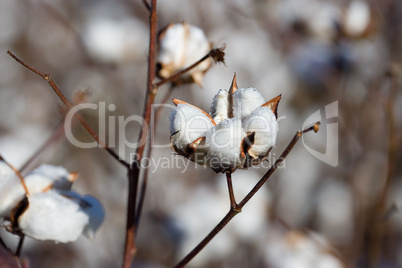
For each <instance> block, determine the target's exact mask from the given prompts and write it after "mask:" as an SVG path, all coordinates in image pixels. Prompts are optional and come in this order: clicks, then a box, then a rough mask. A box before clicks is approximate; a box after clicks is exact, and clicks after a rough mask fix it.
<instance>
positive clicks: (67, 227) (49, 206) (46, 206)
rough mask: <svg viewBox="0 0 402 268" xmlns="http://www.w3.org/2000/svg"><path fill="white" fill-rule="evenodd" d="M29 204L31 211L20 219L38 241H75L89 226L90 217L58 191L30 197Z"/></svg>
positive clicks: (26, 230)
mask: <svg viewBox="0 0 402 268" xmlns="http://www.w3.org/2000/svg"><path fill="white" fill-rule="evenodd" d="M28 201H29V206H28V208H27V209H26V210H25V211H24V212H23V213H22V214H21V216H20V217H19V218H18V227H19V228H20V230H21V232H22V233H23V234H25V235H27V236H29V237H32V238H34V239H37V240H54V241H56V242H61V243H67V242H72V241H75V240H77V239H78V237H79V236H80V235H81V234H82V232H83V230H84V228H85V227H86V226H87V225H88V223H89V216H88V215H87V214H86V213H85V212H84V210H83V209H82V208H81V207H80V206H79V204H77V203H76V202H74V201H73V200H71V199H69V198H67V197H64V196H62V195H60V194H59V193H58V192H57V191H55V190H49V191H46V192H44V193H36V194H33V195H30V196H29V197H28Z"/></svg>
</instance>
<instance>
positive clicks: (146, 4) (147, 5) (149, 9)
mask: <svg viewBox="0 0 402 268" xmlns="http://www.w3.org/2000/svg"><path fill="white" fill-rule="evenodd" d="M142 3H143V4H144V6H145V8H146V9H148V11H151V6H150V5H149V3H148V2H147V0H142Z"/></svg>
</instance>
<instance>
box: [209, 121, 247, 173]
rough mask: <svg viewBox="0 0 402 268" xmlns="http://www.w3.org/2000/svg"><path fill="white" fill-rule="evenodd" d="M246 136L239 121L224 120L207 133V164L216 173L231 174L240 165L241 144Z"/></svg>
mask: <svg viewBox="0 0 402 268" xmlns="http://www.w3.org/2000/svg"><path fill="white" fill-rule="evenodd" d="M245 136H246V133H245V132H244V130H243V128H242V123H241V120H240V119H237V118H231V119H226V120H224V121H222V122H220V123H219V124H217V125H216V126H214V127H213V128H212V129H211V131H209V132H208V134H207V137H206V144H208V145H209V152H208V156H207V158H208V160H207V162H208V164H209V166H210V167H211V168H212V169H213V170H216V171H221V172H222V171H230V172H233V171H234V170H235V169H236V167H237V166H239V165H240V164H241V162H242V161H241V158H240V153H241V144H242V140H243V139H244V137H245Z"/></svg>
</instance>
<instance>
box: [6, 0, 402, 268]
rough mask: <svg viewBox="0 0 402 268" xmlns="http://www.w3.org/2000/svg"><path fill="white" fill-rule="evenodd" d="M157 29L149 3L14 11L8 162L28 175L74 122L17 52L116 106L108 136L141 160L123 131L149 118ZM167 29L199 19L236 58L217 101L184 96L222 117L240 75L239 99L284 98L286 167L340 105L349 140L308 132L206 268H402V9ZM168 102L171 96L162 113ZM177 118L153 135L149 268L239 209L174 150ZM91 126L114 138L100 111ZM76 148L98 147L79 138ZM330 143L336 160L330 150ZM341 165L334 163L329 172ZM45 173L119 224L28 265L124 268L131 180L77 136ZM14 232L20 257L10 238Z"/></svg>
mask: <svg viewBox="0 0 402 268" xmlns="http://www.w3.org/2000/svg"><path fill="white" fill-rule="evenodd" d="M147 16H148V15H147V11H146V9H145V7H144V5H143V3H142V2H141V1H134V0H133V1H129V0H126V1H124V0H118V1H106V0H101V1H94V0H85V1H75V0H73V1H45V0H0V24H1V25H2V27H1V30H0V72H1V75H0V113H1V117H0V153H1V155H2V156H3V157H5V158H6V159H7V160H8V161H9V162H10V163H12V164H14V165H15V166H17V167H21V165H23V163H24V162H25V161H26V160H27V159H28V158H29V157H30V156H31V155H32V154H33V153H34V152H35V151H36V150H37V149H38V148H39V147H40V146H41V145H42V144H43V143H44V142H45V141H46V139H47V138H48V137H50V136H51V135H52V133H53V132H54V131H55V129H56V128H57V125H58V123H59V122H60V120H61V118H62V116H61V114H60V109H59V107H60V105H61V102H60V101H59V100H58V99H57V97H56V96H55V94H54V93H53V92H52V91H51V89H50V87H49V86H48V85H47V84H46V83H45V82H44V81H43V80H42V79H41V78H39V77H37V76H35V75H33V74H32V73H29V72H28V71H27V70H25V69H23V68H22V67H21V66H20V65H18V64H17V63H16V62H15V61H13V60H12V59H11V58H10V57H9V56H8V55H7V53H6V52H7V50H12V51H13V52H14V53H16V54H17V55H18V56H20V57H21V58H23V59H25V60H26V61H27V62H29V63H30V64H32V65H33V66H35V67H37V68H38V69H39V70H41V71H44V72H48V73H50V74H51V75H52V77H53V78H54V79H55V81H56V82H57V83H58V85H59V86H60V88H61V89H62V90H63V92H64V93H65V94H66V95H67V96H68V98H69V99H73V98H74V96H76V93H77V92H87V99H86V101H87V102H90V103H94V104H99V102H105V104H106V107H109V106H108V105H110V104H113V105H115V109H106V115H105V117H104V118H105V121H106V130H109V129H111V128H112V129H115V132H109V131H105V133H106V138H107V140H109V141H110V140H113V141H114V142H115V145H116V146H115V147H116V150H118V151H119V154H120V156H121V157H123V158H125V159H127V160H129V159H130V158H131V157H132V156H133V155H132V154H133V153H134V152H135V148H128V147H127V146H125V145H126V143H127V142H131V143H134V142H135V141H136V140H137V135H138V131H139V127H140V126H139V124H138V123H135V122H131V123H128V124H127V125H126V126H125V127H124V128H123V129H119V128H118V125H117V124H118V120H117V118H118V116H124V117H125V118H127V117H128V116H131V115H140V114H141V111H142V106H143V100H144V94H145V82H146V81H145V80H146V70H147V53H148V52H147V50H148V48H147V47H148V22H147ZM158 16H159V21H158V24H159V29H162V28H163V27H165V26H167V25H168V24H169V23H171V22H174V23H178V22H182V21H186V22H188V23H190V24H192V25H195V26H198V27H200V28H202V29H203V30H204V31H205V34H206V36H207V38H208V39H209V40H210V41H211V42H213V44H214V46H215V47H219V46H221V45H222V44H226V49H225V53H226V57H225V62H226V66H225V65H223V64H219V65H214V66H212V68H211V69H210V70H209V71H208V72H207V73H206V75H205V76H204V78H203V88H202V89H201V88H200V87H199V86H198V85H184V86H180V87H179V88H177V89H175V90H174V92H173V95H172V96H173V97H174V98H178V99H181V100H184V101H186V102H188V103H191V104H194V105H196V106H198V107H200V108H201V109H204V110H205V111H209V108H210V107H209V106H210V103H211V101H212V98H213V96H214V95H215V94H216V92H217V91H218V89H221V88H225V89H227V88H229V86H230V83H231V79H232V77H233V73H236V74H237V83H238V85H239V87H255V88H257V89H258V90H259V91H260V92H261V94H262V95H263V96H264V97H265V98H266V99H267V100H268V99H271V98H273V97H275V96H277V95H279V94H282V100H281V102H280V105H279V112H278V115H279V117H280V118H281V120H280V121H279V134H278V144H277V146H276V147H275V148H274V149H273V151H272V152H271V156H270V157H269V160H271V161H274V160H276V159H277V158H278V157H279V154H280V153H281V151H282V150H283V148H284V147H285V146H286V145H287V143H288V142H289V141H290V139H291V138H292V136H293V135H294V133H295V132H296V131H297V130H298V129H301V128H302V127H303V124H304V123H305V122H306V120H307V119H308V118H309V116H311V115H312V114H314V113H315V112H316V111H321V112H320V113H319V114H320V116H321V120H322V121H326V120H327V118H326V113H325V107H326V106H327V105H329V104H333V103H334V102H336V101H337V103H336V105H337V106H336V107H337V109H336V112H337V114H335V118H334V119H332V121H329V123H331V124H332V125H333V126H336V128H329V125H328V126H327V125H326V124H323V125H322V126H321V130H320V132H319V133H317V134H314V133H309V134H307V135H306V136H305V138H304V144H303V143H302V142H300V143H299V144H298V145H297V146H296V147H295V148H294V150H293V151H292V152H291V154H290V155H289V157H288V158H287V159H286V161H285V164H284V165H283V166H282V167H281V168H280V169H278V170H277V172H276V173H275V174H274V176H273V177H272V178H271V179H270V180H269V181H268V183H267V185H266V186H264V188H263V189H261V190H260V191H259V192H258V193H257V194H256V196H255V197H254V198H253V199H252V201H251V202H250V203H249V204H247V206H245V208H244V209H243V211H242V213H240V214H239V215H237V216H236V217H235V218H234V219H233V221H232V222H230V223H229V225H228V226H227V227H226V228H225V229H224V230H223V231H222V232H221V233H220V234H219V235H218V236H217V237H216V238H215V239H214V240H213V241H212V242H211V243H210V244H209V245H208V246H207V247H206V248H205V249H204V250H203V251H202V252H201V253H200V254H199V255H198V256H197V257H196V258H195V259H194V260H193V261H192V262H191V263H190V266H191V267H279V268H281V267H283V268H288V267H289V268H291V267H322V268H327V267H328V268H332V267H334V268H335V267H355V266H356V267H387V268H388V267H402V253H401V252H402V214H401V210H400V209H401V206H402V176H401V171H402V170H401V166H402V165H401V155H400V152H401V147H400V145H399V144H400V142H401V124H402V117H401V115H402V94H401V91H400V80H401V70H402V69H401V65H400V63H401V58H402V2H401V1H398V0H386V1H367V2H366V1H318V0H302V1H301V0H282V1H280V0H278V1H276V0H272V1H264V0H254V1H251V0H249V1H244V0H236V1H234V0H222V1H212V0H204V1H196V0H191V1H190V0H169V1H167V0H160V1H159V3H158ZM398 81H399V82H398ZM398 83H399V84H398ZM167 90H168V87H167V86H165V87H162V88H161V89H160V93H159V95H158V99H157V103H158V100H159V101H161V99H162V96H163V95H164V94H165V93H166V91H167ZM169 103H170V102H169ZM170 110H171V107H170V108H169V107H167V108H166V109H165V110H164V111H163V112H162V113H161V116H160V118H159V121H158V125H157V126H152V131H153V134H154V138H155V139H154V145H157V146H155V147H154V148H153V150H152V157H151V159H150V161H149V162H148V163H145V164H146V165H149V183H148V191H147V196H146V199H145V205H144V211H143V217H142V221H141V223H140V227H139V231H138V238H137V248H138V251H137V254H136V257H135V260H134V264H135V266H136V267H169V266H173V265H174V264H175V263H176V262H177V261H178V260H180V259H181V258H182V257H183V256H184V255H185V254H187V253H188V252H189V251H190V250H191V249H192V248H193V247H194V246H196V245H197V244H198V243H199V241H201V239H202V238H203V237H204V236H205V235H206V234H207V233H208V232H209V231H210V230H211V229H212V228H213V227H214V226H215V225H216V224H217V223H218V222H219V221H220V219H221V218H222V217H223V216H224V215H225V214H226V212H227V210H228V209H229V197H228V193H227V187H226V181H225V178H224V177H225V176H224V175H223V174H215V173H214V172H213V171H212V170H210V169H207V168H202V167H200V166H196V165H195V164H194V163H190V162H188V160H187V159H184V158H183V157H181V156H177V155H175V154H174V153H173V151H172V150H171V148H170V147H169V119H168V115H169V112H170ZM82 115H83V116H84V118H85V119H86V120H87V122H89V124H90V125H91V126H92V127H93V128H94V129H95V130H99V125H102V122H101V123H100V121H99V118H100V114H99V110H93V109H92V110H91V109H86V110H83V111H82ZM336 115H337V116H336ZM111 117H113V118H115V121H113V120H112V121H110V120H109V118H111ZM328 120H330V119H329V118H328ZM73 134H74V136H75V137H76V138H77V139H78V140H80V141H84V142H91V141H92V140H91V138H90V137H89V136H88V135H87V134H86V132H85V131H84V130H83V129H82V128H81V127H80V126H78V125H77V126H76V127H75V128H74V129H73ZM113 135H114V136H113ZM329 144H330V145H331V144H332V145H333V144H335V146H332V147H331V148H332V149H331V150H329V149H328V148H329V147H328V146H330V145H329ZM307 148H310V151H316V152H318V153H321V154H322V156H321V157H318V158H317V157H315V156H313V155H312V154H311V153H309V151H308V150H307ZM334 148H336V149H337V150H333V149H334ZM119 149H120V150H119ZM325 153H327V154H325ZM324 155H325V156H324ZM325 157H328V159H329V160H328V161H327V163H325V162H323V161H321V160H322V159H327V158H325ZM319 158H321V160H320V159H319ZM42 163H48V164H54V165H60V166H63V167H65V168H66V169H68V170H69V171H78V172H79V176H78V179H77V181H76V182H75V184H74V187H73V188H74V189H76V190H78V191H80V192H85V193H88V194H91V195H93V196H96V197H97V198H98V199H99V200H100V201H101V202H102V204H103V205H104V207H105V213H106V217H105V221H104V224H103V225H102V226H101V228H100V230H99V231H98V232H97V234H96V236H95V238H94V239H93V241H91V240H89V239H87V238H85V237H81V238H79V240H78V241H77V242H75V243H70V244H57V245H55V244H54V242H41V241H34V240H30V239H27V240H26V243H25V245H24V248H23V253H22V255H23V256H24V257H25V258H27V259H28V260H29V262H30V263H31V266H32V267H56V266H57V267H119V266H120V264H121V259H122V254H123V245H124V230H125V217H126V195H127V179H126V171H125V170H124V168H122V167H121V166H119V164H118V163H116V161H115V160H113V159H112V158H111V157H110V156H109V155H107V154H106V153H105V152H104V150H103V149H101V148H93V149H81V148H77V147H75V146H73V145H72V144H71V143H70V142H69V141H68V140H67V139H65V138H63V137H61V138H59V139H58V141H57V142H55V143H54V144H53V145H52V146H51V147H49V148H48V149H47V150H46V151H45V152H44V153H43V154H42V155H41V156H40V158H38V159H36V162H35V165H33V166H32V168H34V167H36V166H38V165H40V164H42ZM267 169H268V165H267V163H263V164H262V165H261V166H259V167H254V168H250V169H249V170H245V171H244V170H239V171H237V172H235V173H234V174H233V183H234V188H235V196H236V199H237V200H238V201H239V200H241V198H242V197H244V196H245V195H246V194H247V193H248V192H249V191H250V190H251V188H252V187H253V186H254V184H255V183H256V182H257V181H258V180H259V179H260V178H261V177H262V175H263V174H264V173H265V172H266V171H267ZM0 234H1V237H2V238H3V239H5V240H6V241H7V243H8V244H9V245H10V246H13V245H16V243H17V239H16V238H15V237H14V236H12V235H10V234H8V233H6V232H5V230H4V228H1V230H0Z"/></svg>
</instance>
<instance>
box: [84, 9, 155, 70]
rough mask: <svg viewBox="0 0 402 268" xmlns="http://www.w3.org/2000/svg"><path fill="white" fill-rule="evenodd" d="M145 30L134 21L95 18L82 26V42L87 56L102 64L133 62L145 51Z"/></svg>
mask: <svg viewBox="0 0 402 268" xmlns="http://www.w3.org/2000/svg"><path fill="white" fill-rule="evenodd" d="M144 34H145V35H146V30H145V28H144V26H143V25H142V23H141V22H139V21H137V20H134V19H128V18H127V19H124V20H114V19H111V18H100V17H96V18H93V19H91V20H89V21H88V22H87V23H86V25H85V26H84V31H83V35H82V36H83V40H84V44H85V46H86V49H87V51H88V53H89V55H90V56H91V57H92V58H93V59H95V60H96V61H100V62H102V63H124V62H129V61H133V60H135V59H136V58H138V57H139V56H140V55H141V56H143V55H144V54H143V53H144V51H145V50H146V45H147V41H146V39H144V38H143V36H144Z"/></svg>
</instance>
